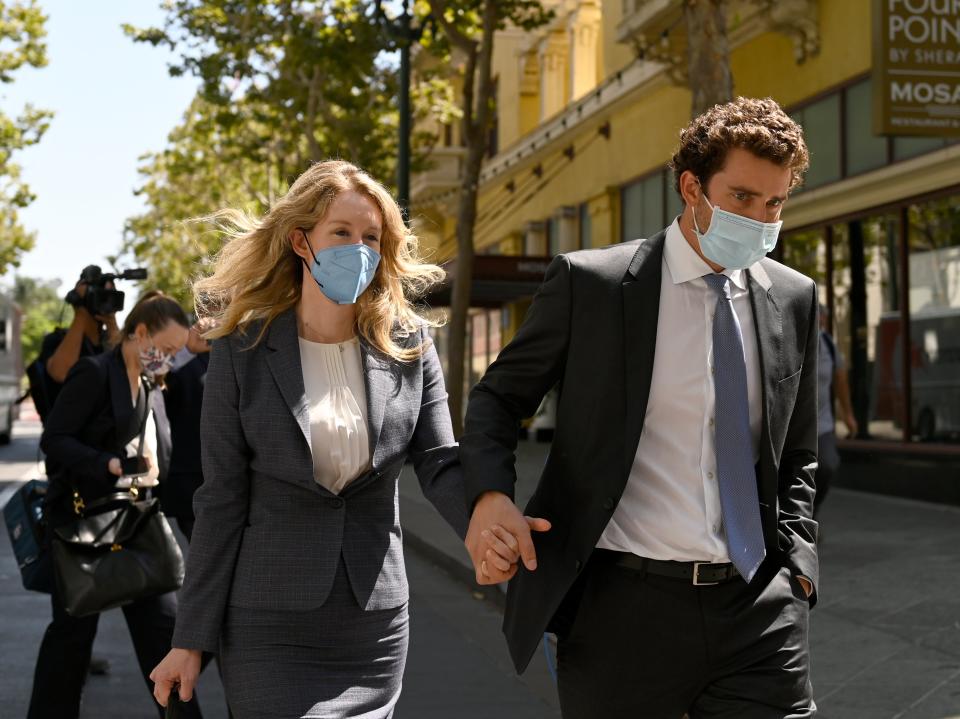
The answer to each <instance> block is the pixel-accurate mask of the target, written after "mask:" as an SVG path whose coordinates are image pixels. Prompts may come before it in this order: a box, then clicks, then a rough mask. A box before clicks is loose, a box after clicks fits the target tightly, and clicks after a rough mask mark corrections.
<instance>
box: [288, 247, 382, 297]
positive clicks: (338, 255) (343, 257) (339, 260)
mask: <svg viewBox="0 0 960 719" xmlns="http://www.w3.org/2000/svg"><path fill="white" fill-rule="evenodd" d="M301 232H303V237H304V240H307V233H306V232H305V231H303V230H301ZM307 247H308V248H309V249H310V254H311V255H313V262H311V263H310V264H309V265H307V261H306V260H303V263H304V264H305V265H307V267H308V268H309V269H310V274H311V275H312V276H313V279H314V280H315V281H316V283H317V286H318V287H319V288H320V291H321V292H323V294H324V295H326V296H327V298H328V299H330V300H332V301H333V302H336V303H337V304H338V305H352V304H354V303H355V302H356V301H357V298H358V297H360V295H362V294H363V293H364V291H365V290H366V289H367V288H368V287H369V286H370V283H371V282H373V277H374V275H375V274H376V272H377V266H378V265H379V264H380V255H379V254H378V253H377V252H376V251H375V250H371V249H370V248H369V247H367V246H366V245H364V244H353V245H337V246H335V247H328V248H327V249H325V250H320V251H319V252H316V253H315V252H314V251H313V248H312V247H310V241H309V240H307ZM301 259H303V258H301Z"/></svg>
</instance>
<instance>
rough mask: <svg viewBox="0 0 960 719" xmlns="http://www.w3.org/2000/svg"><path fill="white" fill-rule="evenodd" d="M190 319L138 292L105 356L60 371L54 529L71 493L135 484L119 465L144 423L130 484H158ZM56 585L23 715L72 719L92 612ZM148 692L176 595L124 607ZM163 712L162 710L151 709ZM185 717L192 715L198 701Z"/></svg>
mask: <svg viewBox="0 0 960 719" xmlns="http://www.w3.org/2000/svg"><path fill="white" fill-rule="evenodd" d="M187 332H188V322H187V317H186V315H185V314H184V312H183V310H182V309H181V308H180V305H179V304H177V302H176V301H174V300H173V299H172V298H170V297H167V296H165V295H163V294H162V293H159V292H150V293H147V294H146V295H144V296H143V297H142V298H141V299H140V301H139V302H138V303H137V304H136V305H135V306H134V307H133V309H131V311H130V314H129V315H128V316H127V319H126V322H125V323H124V326H123V331H122V335H121V336H122V341H121V342H120V343H119V344H118V345H117V346H116V347H115V348H113V350H111V351H109V352H105V353H103V354H100V355H96V356H94V357H83V358H81V359H80V360H79V361H78V362H77V363H76V364H75V365H74V366H73V368H72V369H71V370H70V373H69V374H68V375H67V378H66V381H65V382H64V384H63V388H62V389H61V391H60V394H59V396H58V397H57V401H56V402H55V404H54V406H53V408H52V410H51V412H50V414H49V416H48V418H47V422H46V424H45V426H44V431H43V435H42V437H41V439H40V446H41V447H42V448H43V450H44V452H46V455H47V467H48V473H49V479H50V490H49V493H48V495H47V502H46V507H45V511H46V516H47V518H48V522H49V524H50V526H51V527H57V526H59V525H61V524H65V523H66V522H67V521H69V520H70V519H71V517H72V516H73V511H74V510H73V507H74V503H73V495H74V493H75V492H76V493H77V494H79V497H80V498H82V500H83V501H84V502H85V503H86V504H91V503H93V502H95V501H96V500H97V499H99V498H101V497H105V496H107V495H109V494H111V493H113V492H115V491H116V490H117V488H126V487H129V486H130V482H131V481H132V480H131V478H130V477H124V476H123V469H122V462H121V460H122V459H124V458H126V457H128V456H130V451H131V445H132V450H133V452H136V450H137V447H136V445H137V440H138V438H139V436H140V433H141V428H142V427H144V426H145V427H146V433H145V438H146V440H145V447H146V451H145V452H144V454H145V456H147V457H148V459H149V472H148V474H147V475H146V476H145V477H139V478H138V479H137V486H138V487H143V488H144V489H142V490H141V496H142V497H143V496H145V495H149V493H150V491H151V487H152V486H156V485H157V483H158V482H159V481H160V480H162V478H163V475H164V473H165V470H166V463H167V457H168V456H169V436H170V435H169V427H168V426H167V422H166V417H165V414H164V412H163V402H162V400H161V399H160V396H159V394H160V392H159V391H158V389H157V387H158V385H160V384H161V383H162V382H163V376H164V374H165V373H166V372H167V370H168V369H169V367H170V363H171V360H172V358H173V355H175V354H176V353H177V352H178V351H179V350H180V348H181V347H183V345H184V344H185V343H186V341H187ZM60 592H61V589H60V588H59V587H57V588H55V589H54V592H53V595H52V598H51V603H52V606H53V621H52V622H51V623H50V625H49V626H48V627H47V630H46V632H45V633H44V636H43V642H42V644H41V645H40V652H39V655H38V657H37V664H36V669H35V672H34V680H33V692H32V695H31V699H30V709H29V711H28V719H49V718H50V717H57V719H70V718H71V717H77V716H78V715H79V712H80V702H81V697H82V693H83V684H84V679H85V677H86V673H87V667H88V664H89V662H90V651H91V648H92V645H93V640H94V637H95V635H96V631H97V622H98V619H99V615H96V614H94V615H90V616H84V617H74V616H71V615H70V614H68V613H67V611H66V609H65V608H64V601H63V598H62V596H61V594H60ZM123 613H124V617H125V619H126V622H127V626H128V628H129V629H130V637H131V639H132V640H133V644H134V648H135V650H136V653H137V659H138V661H139V664H140V668H141V671H142V672H143V676H144V680H145V681H146V683H147V688H148V690H149V691H150V692H151V693H152V691H153V683H152V682H151V681H150V678H149V672H150V669H151V668H152V667H153V666H154V665H155V664H156V663H157V662H158V661H159V660H160V659H161V658H162V657H163V656H164V655H165V654H166V653H167V651H168V650H169V649H170V642H171V638H172V636H173V627H174V622H175V619H176V596H175V595H174V594H173V593H169V594H164V595H161V596H156V597H150V598H147V599H142V600H139V601H136V602H133V603H131V604H127V605H125V606H124V607H123ZM157 709H158V712H159V713H160V715H161V716H162V709H161V708H160V706H159V705H157ZM185 716H190V717H199V716H200V711H199V709H198V707H197V704H196V701H194V702H192V703H191V704H190V705H189V706H187V707H186V712H185Z"/></svg>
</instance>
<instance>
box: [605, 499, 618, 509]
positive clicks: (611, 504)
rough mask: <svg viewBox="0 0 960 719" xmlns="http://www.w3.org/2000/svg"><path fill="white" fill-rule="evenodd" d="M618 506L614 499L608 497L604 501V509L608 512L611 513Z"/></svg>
mask: <svg viewBox="0 0 960 719" xmlns="http://www.w3.org/2000/svg"><path fill="white" fill-rule="evenodd" d="M615 506H616V502H614V501H613V497H607V498H606V499H605V500H603V508H604V509H606V510H607V511H610V510H611V509H613V508H614V507H615Z"/></svg>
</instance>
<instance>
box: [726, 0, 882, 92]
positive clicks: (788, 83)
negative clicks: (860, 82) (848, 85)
mask: <svg viewBox="0 0 960 719" xmlns="http://www.w3.org/2000/svg"><path fill="white" fill-rule="evenodd" d="M818 9H819V13H820V19H819V27H820V52H819V54H817V55H814V56H813V57H810V58H807V60H806V61H805V62H804V63H802V64H799V65H798V64H797V63H796V61H795V60H794V55H793V43H792V42H791V40H790V39H789V38H788V37H787V36H786V35H782V34H779V33H764V34H763V35H761V36H759V37H757V38H755V39H754V40H752V41H751V42H749V43H747V44H746V45H744V46H743V47H741V48H738V49H737V50H736V51H734V52H733V53H732V54H731V57H730V70H731V72H732V73H733V82H734V87H733V91H734V94H735V95H745V96H754V97H767V96H769V97H773V98H774V99H775V100H777V102H779V103H780V104H782V105H784V106H790V105H794V104H796V103H798V102H801V101H803V100H804V99H806V98H809V97H812V96H813V95H816V94H818V93H820V92H823V91H824V90H827V89H829V88H831V87H833V86H835V85H837V84H840V83H842V82H844V81H845V80H848V79H850V78H852V77H856V76H857V75H860V74H862V73H865V72H867V71H868V70H869V69H870V64H871V48H872V42H871V33H872V24H871V17H872V15H871V0H842V1H839V2H838V1H837V0H820V2H819V4H818Z"/></svg>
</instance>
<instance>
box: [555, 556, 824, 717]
mask: <svg viewBox="0 0 960 719" xmlns="http://www.w3.org/2000/svg"><path fill="white" fill-rule="evenodd" d="M615 556H616V555H615V554H614V553H612V552H605V551H604V550H597V551H596V552H595V553H594V556H593V557H592V558H591V561H590V562H589V563H588V566H587V568H586V569H585V570H584V574H585V575H586V576H585V577H583V585H582V596H581V599H580V603H579V606H578V607H577V608H576V611H575V614H573V617H572V623H571V624H570V626H569V629H568V630H567V631H566V632H565V633H564V634H563V635H561V636H559V637H558V648H557V654H558V657H557V664H558V674H559V691H560V706H561V709H562V712H563V717H564V719H601V718H602V719H680V718H681V717H682V716H683V715H684V714H685V713H686V714H689V716H690V719H707V718H709V719H788V718H789V719H801V718H807V717H812V716H814V715H815V713H816V707H815V705H814V703H813V694H812V688H811V685H810V679H809V653H808V612H809V604H808V603H807V600H806V596H805V594H804V592H803V588H802V587H801V586H800V583H799V582H798V581H797V580H796V579H795V578H793V577H791V575H790V573H789V571H788V570H787V569H785V568H784V569H779V568H777V567H776V566H773V565H772V563H768V564H770V565H771V566H769V567H768V566H766V565H764V566H763V567H761V569H760V570H759V571H758V573H757V576H756V577H755V578H754V580H753V582H752V583H751V584H749V585H748V584H746V583H745V582H744V581H743V580H742V579H734V580H732V581H729V582H726V583H723V584H717V585H714V586H705V587H695V586H693V585H692V584H691V583H690V582H689V581H684V580H680V579H668V578H665V577H659V576H656V575H653V574H645V575H644V574H642V573H640V572H638V571H635V570H632V569H626V568H622V567H619V566H617V565H615V564H614V562H613V559H614V558H615Z"/></svg>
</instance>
